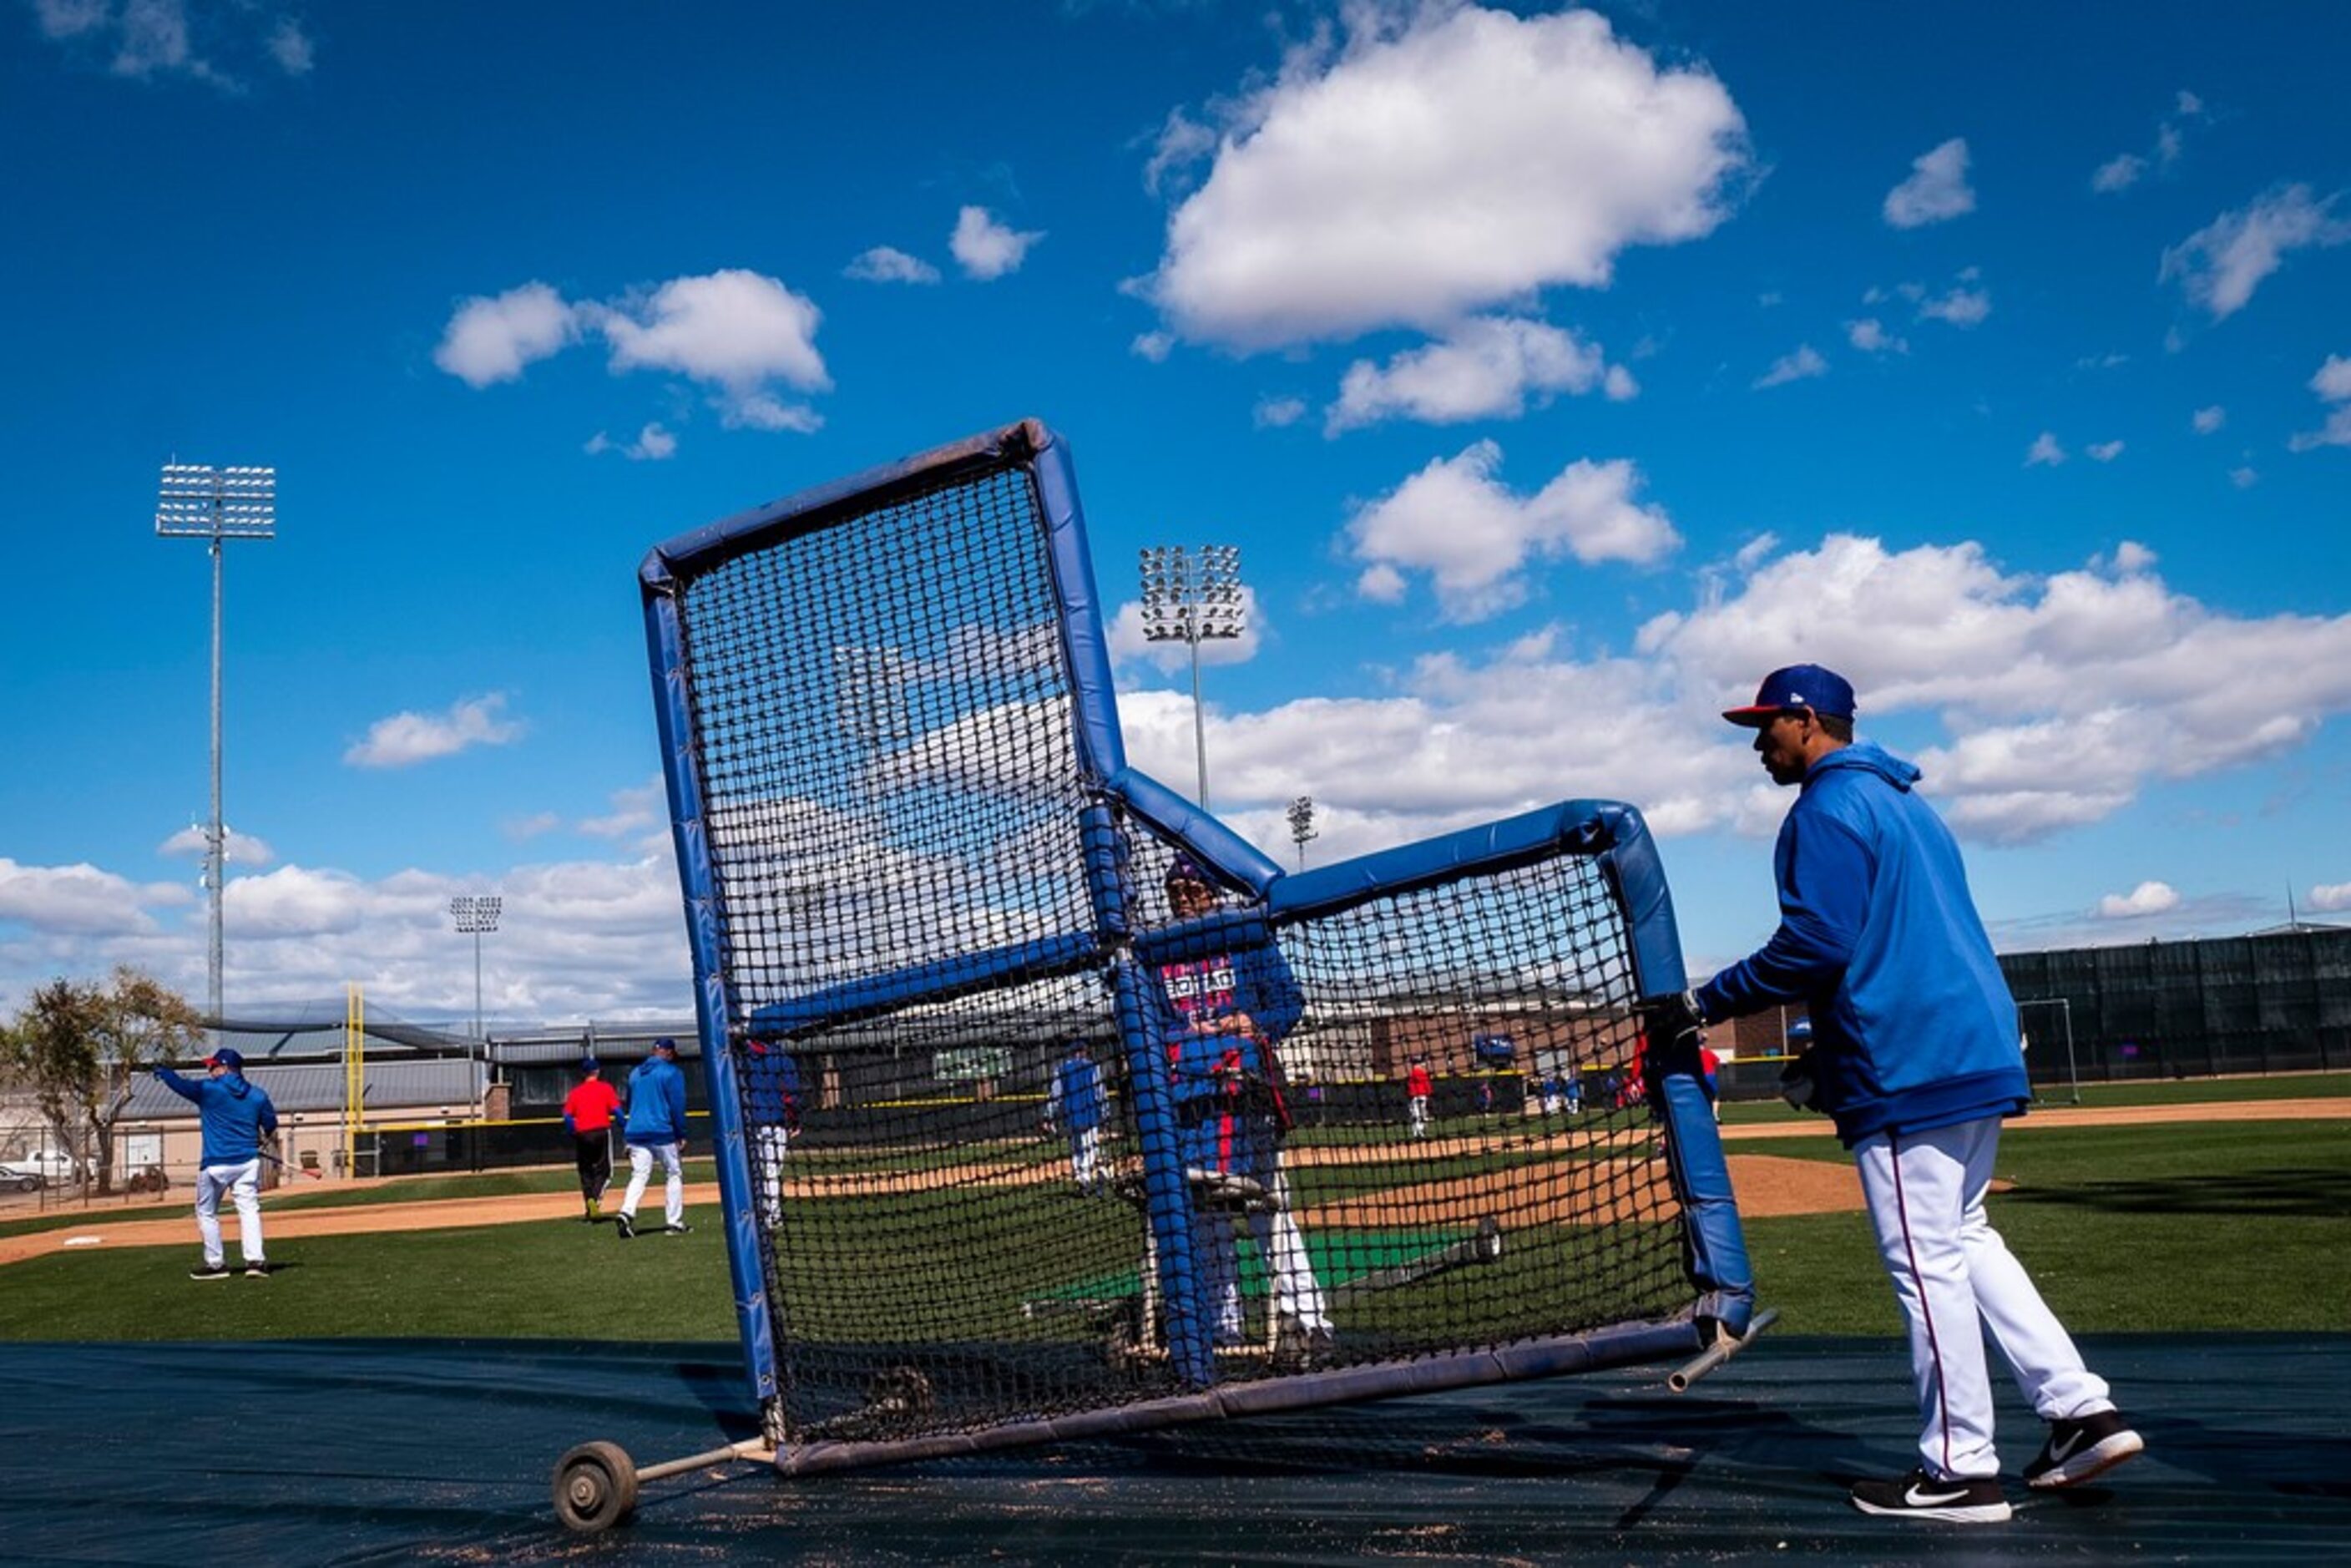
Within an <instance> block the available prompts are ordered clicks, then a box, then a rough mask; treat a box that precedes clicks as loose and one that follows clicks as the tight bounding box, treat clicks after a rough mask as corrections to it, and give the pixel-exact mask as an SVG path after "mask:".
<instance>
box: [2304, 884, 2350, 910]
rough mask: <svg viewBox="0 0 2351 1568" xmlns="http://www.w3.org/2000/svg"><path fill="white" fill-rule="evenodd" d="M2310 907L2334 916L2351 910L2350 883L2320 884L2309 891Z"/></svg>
mask: <svg viewBox="0 0 2351 1568" xmlns="http://www.w3.org/2000/svg"><path fill="white" fill-rule="evenodd" d="M2309 903H2310V907H2311V908H2313V909H2316V910H2322V911H2325V913H2327V914H2330V915H2331V914H2335V913H2337V912H2339V911H2342V910H2346V909H2351V882H2330V883H2320V884H2319V885H2318V886H2316V887H2314V888H2312V889H2311V890H2310V899H2309Z"/></svg>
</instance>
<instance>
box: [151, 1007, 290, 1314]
mask: <svg viewBox="0 0 2351 1568" xmlns="http://www.w3.org/2000/svg"><path fill="white" fill-rule="evenodd" d="M204 1072H205V1076H204V1077H203V1078H199V1079H187V1078H183V1077H181V1076H180V1075H179V1074H178V1073H176V1072H174V1071H172V1070H171V1069H170V1068H168V1067H159V1068H157V1069H156V1070H155V1076H156V1077H157V1078H159V1079H161V1080H162V1083H163V1087H164V1088H166V1089H169V1090H170V1091H171V1092H172V1093H174V1094H177V1095H178V1096H179V1097H180V1098H181V1099H183V1100H193V1102H195V1106H196V1115H197V1117H198V1118H199V1119H200V1120H201V1121H202V1123H203V1124H204V1149H203V1151H202V1153H201V1154H199V1155H198V1156H197V1168H196V1235H197V1236H198V1237H199V1238H200V1239H202V1240H203V1242H204V1264H203V1266H202V1267H201V1268H198V1269H194V1270H190V1271H189V1274H188V1278H189V1279H191V1280H225V1279H227V1278H228V1254H227V1253H226V1252H225V1251H224V1250H223V1249H222V1247H221V1228H220V1200H221V1194H223V1193H224V1192H225V1193H227V1194H228V1195H229V1197H230V1198H231V1200H232V1201H233V1202H235V1205H236V1245H237V1250H238V1251H239V1252H240V1253H242V1254H243V1255H244V1258H245V1277H246V1279H248V1280H261V1279H266V1278H267V1277H268V1275H269V1260H268V1258H267V1257H266V1255H265V1250H264V1248H263V1246H262V1239H261V1144H262V1140H263V1139H265V1138H273V1137H275V1136H277V1106H275V1105H273V1104H271V1103H269V1092H268V1091H267V1090H266V1089H264V1088H262V1087H261V1085H260V1084H258V1083H256V1082H252V1081H251V1080H249V1079H247V1078H246V1075H245V1058H244V1057H243V1056H242V1055H240V1054H239V1053H238V1052H237V1051H236V1049H235V1047H233V1046H226V1045H225V1046H222V1047H221V1048H220V1049H219V1050H218V1051H214V1052H213V1053H212V1054H211V1055H210V1056H207V1057H205V1058H204Z"/></svg>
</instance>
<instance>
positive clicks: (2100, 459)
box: [2082, 441, 2123, 463]
mask: <svg viewBox="0 0 2351 1568" xmlns="http://www.w3.org/2000/svg"><path fill="white" fill-rule="evenodd" d="M2082 450H2083V452H2084V453H2085V454H2086V455H2088V457H2089V459H2090V461H2091V462H2093V463H2112V462H2113V461H2114V460H2115V459H2116V458H2117V457H2120V456H2121V455H2123V444H2122V443H2121V442H2119V441H2093V442H2092V443H2090V444H2089V445H2087V446H2085V447H2084V448H2082Z"/></svg>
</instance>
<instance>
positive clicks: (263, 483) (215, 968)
mask: <svg viewBox="0 0 2351 1568" xmlns="http://www.w3.org/2000/svg"><path fill="white" fill-rule="evenodd" d="M155 532H156V533H157V535H159V536H160V537H162V538H183V539H210V540H211V541H212V557H213V814H212V820H211V821H208V822H207V823H205V825H204V887H205V889H206V890H207V891H208V892H209V893H210V894H212V914H213V929H212V946H211V949H210V952H209V953H208V955H207V956H206V961H205V966H204V980H205V990H204V998H205V1003H206V1006H207V1007H208V1009H210V1011H211V1014H212V1020H213V1043H214V1045H215V1046H217V1045H219V1043H220V1019H221V899H222V895H223V894H224V892H225V889H226V884H227V882H228V871H227V863H226V862H227V860H228V830H227V829H226V828H225V827H224V826H223V825H222V822H221V546H222V545H223V544H225V542H227V541H228V540H230V539H272V538H277V469H275V468H215V467H214V466H212V465H210V464H208V463H166V464H164V465H163V480H162V487H161V489H160V491H159V493H158V495H157V497H156V502H155Z"/></svg>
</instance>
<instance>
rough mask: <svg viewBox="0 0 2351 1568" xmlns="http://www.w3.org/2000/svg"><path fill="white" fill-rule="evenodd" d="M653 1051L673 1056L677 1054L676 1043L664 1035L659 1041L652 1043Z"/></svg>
mask: <svg viewBox="0 0 2351 1568" xmlns="http://www.w3.org/2000/svg"><path fill="white" fill-rule="evenodd" d="M653 1049H654V1050H655V1051H668V1052H669V1053H670V1054H671V1055H673V1056H674V1055H675V1054H677V1041H675V1040H672V1039H670V1037H669V1036H667V1035H664V1036H662V1037H661V1038H660V1039H659V1040H655V1041H653Z"/></svg>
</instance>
